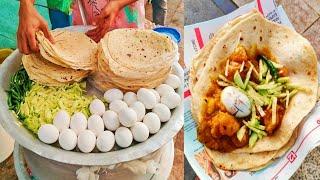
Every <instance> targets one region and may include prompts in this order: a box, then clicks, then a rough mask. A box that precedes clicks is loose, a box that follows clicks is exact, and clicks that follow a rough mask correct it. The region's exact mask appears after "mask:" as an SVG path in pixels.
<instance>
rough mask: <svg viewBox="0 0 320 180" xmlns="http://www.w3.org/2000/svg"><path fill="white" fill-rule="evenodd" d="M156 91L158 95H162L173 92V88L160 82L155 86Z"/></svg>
mask: <svg viewBox="0 0 320 180" xmlns="http://www.w3.org/2000/svg"><path fill="white" fill-rule="evenodd" d="M156 90H157V92H158V93H159V94H160V96H161V97H162V96H164V95H166V94H168V93H174V92H175V91H174V89H173V88H172V87H171V86H169V85H168V84H160V85H159V86H158V87H157V88H156Z"/></svg>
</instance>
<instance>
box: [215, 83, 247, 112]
mask: <svg viewBox="0 0 320 180" xmlns="http://www.w3.org/2000/svg"><path fill="white" fill-rule="evenodd" d="M220 100H221V103H222V104H223V105H224V106H225V107H226V109H227V111H228V112H229V113H230V114H233V115H235V116H236V117H238V118H243V117H246V116H248V115H249V114H250V113H251V103H250V100H249V98H248V97H247V96H246V95H245V94H244V93H242V92H241V91H240V90H238V89H237V88H236V87H233V86H228V87H226V88H224V89H223V90H222V92H221V98H220Z"/></svg>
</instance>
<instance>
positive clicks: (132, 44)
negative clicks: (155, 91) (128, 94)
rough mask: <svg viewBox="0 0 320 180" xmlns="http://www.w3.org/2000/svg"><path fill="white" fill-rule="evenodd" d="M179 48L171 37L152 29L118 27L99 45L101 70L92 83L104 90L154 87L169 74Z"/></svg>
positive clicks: (99, 69)
mask: <svg viewBox="0 0 320 180" xmlns="http://www.w3.org/2000/svg"><path fill="white" fill-rule="evenodd" d="M178 58H179V53H178V48H177V45H176V43H174V42H173V41H172V40H171V39H170V38H169V37H168V36H164V35H161V34H159V33H157V32H154V31H152V30H141V29H117V30H113V31H111V32H109V33H107V34H106V36H105V37H104V38H103V39H101V41H100V43H99V45H98V63H97V64H98V70H97V72H96V73H94V74H93V75H92V78H91V80H92V81H91V82H92V83H93V85H94V86H95V87H97V88H98V89H99V90H101V91H106V90H108V89H110V88H114V87H117V88H120V89H121V90H123V91H137V90H138V89H140V88H142V87H145V88H154V87H156V86H158V85H160V84H161V83H162V82H163V81H164V80H165V79H166V78H167V76H168V75H169V73H170V71H171V67H172V64H173V62H174V61H177V60H178Z"/></svg>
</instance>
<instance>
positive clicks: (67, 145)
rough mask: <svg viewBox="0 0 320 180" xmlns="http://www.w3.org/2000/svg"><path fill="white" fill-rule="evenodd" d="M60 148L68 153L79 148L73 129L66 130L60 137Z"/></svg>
mask: <svg viewBox="0 0 320 180" xmlns="http://www.w3.org/2000/svg"><path fill="white" fill-rule="evenodd" d="M59 144H60V146H61V147H62V148H63V149H64V150H67V151H70V150H72V149H74V148H75V147H76V146H77V135H76V133H75V132H74V131H73V130H72V129H64V130H63V131H62V132H61V133H60V136H59Z"/></svg>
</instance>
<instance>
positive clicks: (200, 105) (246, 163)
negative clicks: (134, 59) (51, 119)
mask: <svg viewBox="0 0 320 180" xmlns="http://www.w3.org/2000/svg"><path fill="white" fill-rule="evenodd" d="M238 45H241V46H243V47H245V48H246V49H252V48H254V49H256V50H257V51H263V50H265V49H268V53H270V54H272V56H273V57H274V58H275V59H276V61H277V62H279V63H280V64H282V65H284V66H285V67H286V68H287V69H288V70H289V75H288V76H289V77H290V80H291V82H292V83H293V84H296V85H299V86H305V87H308V88H309V89H310V92H309V93H303V92H298V93H297V94H296V95H295V96H294V97H293V98H292V100H291V102H290V104H289V107H288V108H287V109H286V111H285V115H284V117H283V119H282V122H281V125H280V127H279V129H277V130H276V132H274V134H273V135H271V136H266V137H263V138H262V139H260V140H259V141H258V142H257V143H256V144H255V146H253V147H252V148H249V147H248V146H246V147H243V148H239V149H236V150H233V151H231V152H228V153H221V152H218V151H215V150H211V149H208V148H206V150H207V153H208V155H209V157H210V158H211V160H212V162H213V164H214V165H215V166H216V167H218V168H221V169H226V170H248V171H257V170H259V169H262V168H264V167H265V166H268V165H269V164H270V163H271V162H273V161H274V159H275V158H278V157H280V156H282V155H283V154H284V153H285V152H286V151H287V150H288V149H290V148H291V147H292V145H293V144H294V142H295V139H296V137H297V134H298V133H299V131H298V130H297V127H298V126H299V125H300V124H302V123H301V122H302V120H303V119H304V117H305V116H306V115H307V114H308V113H309V112H310V111H311V110H312V108H313V107H314V105H315V103H316V99H317V88H318V72H317V68H316V67H317V58H316V54H315V52H314V49H313V48H312V46H311V44H310V42H309V41H308V40H306V39H305V38H303V37H302V36H301V35H300V34H298V33H297V32H295V31H293V30H291V29H289V28H287V27H285V26H282V25H279V24H276V23H273V22H271V21H268V20H266V19H265V18H264V17H263V16H262V15H261V14H260V13H259V12H258V11H257V10H253V11H251V12H250V13H248V14H245V15H243V16H240V17H238V18H236V19H234V20H233V21H231V22H229V23H227V24H226V25H224V26H223V27H222V28H221V29H220V30H219V31H218V32H217V33H216V34H215V36H214V38H213V39H211V40H210V42H209V43H208V44H207V45H206V46H205V47H204V48H203V49H202V50H201V51H200V52H199V54H198V55H197V56H196V57H195V58H194V59H193V61H192V66H191V70H190V90H191V94H192V103H191V109H192V114H193V117H194V119H195V120H196V121H197V123H201V119H202V118H201V117H202V114H203V111H204V104H205V103H206V102H205V101H204V97H205V94H206V93H207V92H208V90H209V85H208V82H212V81H216V80H217V79H218V76H219V74H221V73H222V74H223V72H224V69H221V68H219V67H221V64H226V61H227V58H228V57H229V56H230V55H231V54H232V53H233V52H234V50H235V48H236V47H237V46H238Z"/></svg>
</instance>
